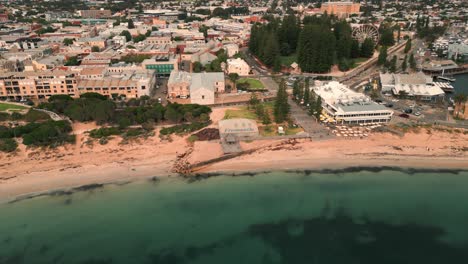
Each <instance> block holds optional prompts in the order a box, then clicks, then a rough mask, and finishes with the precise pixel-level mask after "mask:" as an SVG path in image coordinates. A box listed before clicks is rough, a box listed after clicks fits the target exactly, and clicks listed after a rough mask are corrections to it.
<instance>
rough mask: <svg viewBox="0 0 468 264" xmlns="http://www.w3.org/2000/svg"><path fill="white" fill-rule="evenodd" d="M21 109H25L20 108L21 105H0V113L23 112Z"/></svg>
mask: <svg viewBox="0 0 468 264" xmlns="http://www.w3.org/2000/svg"><path fill="white" fill-rule="evenodd" d="M23 109H26V107H24V106H21V105H15V104H8V103H0V112H1V111H6V110H23Z"/></svg>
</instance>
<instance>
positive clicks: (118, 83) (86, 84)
mask: <svg viewBox="0 0 468 264" xmlns="http://www.w3.org/2000/svg"><path fill="white" fill-rule="evenodd" d="M95 69H97V68H95ZM82 73H83V75H81V76H80V78H79V79H78V85H77V87H78V93H79V94H82V93H90V92H94V93H99V94H102V95H104V96H107V97H112V98H115V97H118V96H124V97H126V98H139V97H141V96H144V95H147V96H149V95H150V91H151V89H153V87H154V86H155V84H156V77H155V75H154V72H153V71H147V70H128V71H123V72H117V73H113V72H109V71H106V70H105V69H99V70H97V71H96V72H95V74H105V75H104V76H102V75H101V76H102V77H101V78H96V77H94V75H90V70H89V69H86V68H85V69H84V70H83V71H82ZM88 76H91V77H92V78H88Z"/></svg>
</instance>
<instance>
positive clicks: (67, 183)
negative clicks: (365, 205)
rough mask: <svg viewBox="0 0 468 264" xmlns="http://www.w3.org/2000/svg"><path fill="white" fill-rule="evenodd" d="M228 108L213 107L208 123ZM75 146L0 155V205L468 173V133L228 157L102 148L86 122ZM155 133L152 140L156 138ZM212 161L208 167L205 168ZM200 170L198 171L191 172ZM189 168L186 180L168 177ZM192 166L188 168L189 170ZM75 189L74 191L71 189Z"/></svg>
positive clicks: (273, 145) (430, 132)
mask: <svg viewBox="0 0 468 264" xmlns="http://www.w3.org/2000/svg"><path fill="white" fill-rule="evenodd" d="M226 109H230V107H228V108H216V109H214V110H213V113H212V114H211V119H212V120H213V124H212V125H211V127H216V123H217V121H219V120H221V119H222V118H223V117H224V113H225V110H226ZM73 126H74V127H73V131H74V132H75V135H76V137H77V140H76V144H74V145H66V146H61V147H58V148H56V149H37V148H35V149H29V148H26V147H25V146H20V148H19V150H18V151H17V152H15V153H13V154H4V153H0V160H1V161H2V162H1V163H0V203H3V201H13V200H18V199H19V198H24V197H28V196H37V195H44V194H45V193H56V194H59V193H60V191H64V192H67V191H74V189H75V188H78V190H81V189H86V188H91V187H93V186H94V187H96V185H103V184H104V185H105V184H116V183H119V182H134V181H137V180H147V179H152V178H154V179H157V178H171V177H180V178H182V177H183V178H186V179H187V180H189V181H196V180H200V179H205V178H208V177H213V176H216V175H228V176H229V175H233V176H238V175H255V174H257V173H262V172H272V171H284V172H288V171H292V172H305V173H340V172H343V173H344V172H351V171H355V170H360V171H362V170H369V171H379V170H382V169H391V170H399V171H404V172H410V173H411V172H424V171H435V172H437V171H439V172H449V171H451V172H453V171H455V172H456V171H465V170H468V133H467V132H466V131H463V132H453V131H451V130H450V131H445V130H434V129H425V128H420V129H416V130H414V131H408V132H407V133H406V134H405V135H404V136H401V137H400V136H397V135H394V134H390V133H382V132H373V133H372V134H371V135H369V137H366V138H363V139H343V138H332V139H328V140H318V141H316V140H310V139H265V140H260V141H249V142H240V145H241V148H242V150H243V151H244V153H243V154H242V155H238V156H234V157H232V158H228V159H220V157H223V156H224V153H223V150H222V147H221V145H220V143H219V140H214V141H195V142H193V143H192V142H189V140H188V137H189V136H190V135H185V136H176V135H174V136H172V137H171V138H170V139H169V140H162V139H160V138H159V137H158V136H153V137H149V138H138V139H134V140H131V141H124V140H123V139H122V138H119V137H114V138H112V139H109V141H108V143H107V144H105V145H101V144H99V143H98V142H97V141H92V142H93V143H91V144H90V143H89V142H90V140H91V139H90V138H89V135H88V134H87V133H86V131H89V130H91V129H94V128H96V127H97V125H96V124H93V123H75V124H74V125H73ZM157 132H158V131H157V130H156V131H155V134H156V135H157ZM210 161H215V162H210ZM199 164H202V165H200V166H197V165H199ZM178 165H189V166H190V167H191V169H192V170H191V171H192V174H191V175H190V176H185V177H184V176H181V175H179V174H176V173H175V172H174V170H175V169H177V166H178ZM192 166H195V167H192ZM75 191H76V190H75Z"/></svg>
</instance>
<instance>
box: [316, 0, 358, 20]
mask: <svg viewBox="0 0 468 264" xmlns="http://www.w3.org/2000/svg"><path fill="white" fill-rule="evenodd" d="M360 8H361V4H360V3H353V2H352V1H349V2H324V3H322V6H321V7H320V11H321V12H322V13H325V12H327V13H328V14H334V15H336V16H338V17H348V16H349V15H352V14H359V9H360Z"/></svg>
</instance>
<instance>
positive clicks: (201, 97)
mask: <svg viewBox="0 0 468 264" xmlns="http://www.w3.org/2000/svg"><path fill="white" fill-rule="evenodd" d="M224 88H225V81H224V74H223V73H222V72H202V73H189V72H186V71H172V73H171V75H170V77H169V80H168V82H167V89H168V96H169V97H170V98H190V102H191V103H193V104H201V105H212V104H214V103H215V94H216V93H223V92H224Z"/></svg>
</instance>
